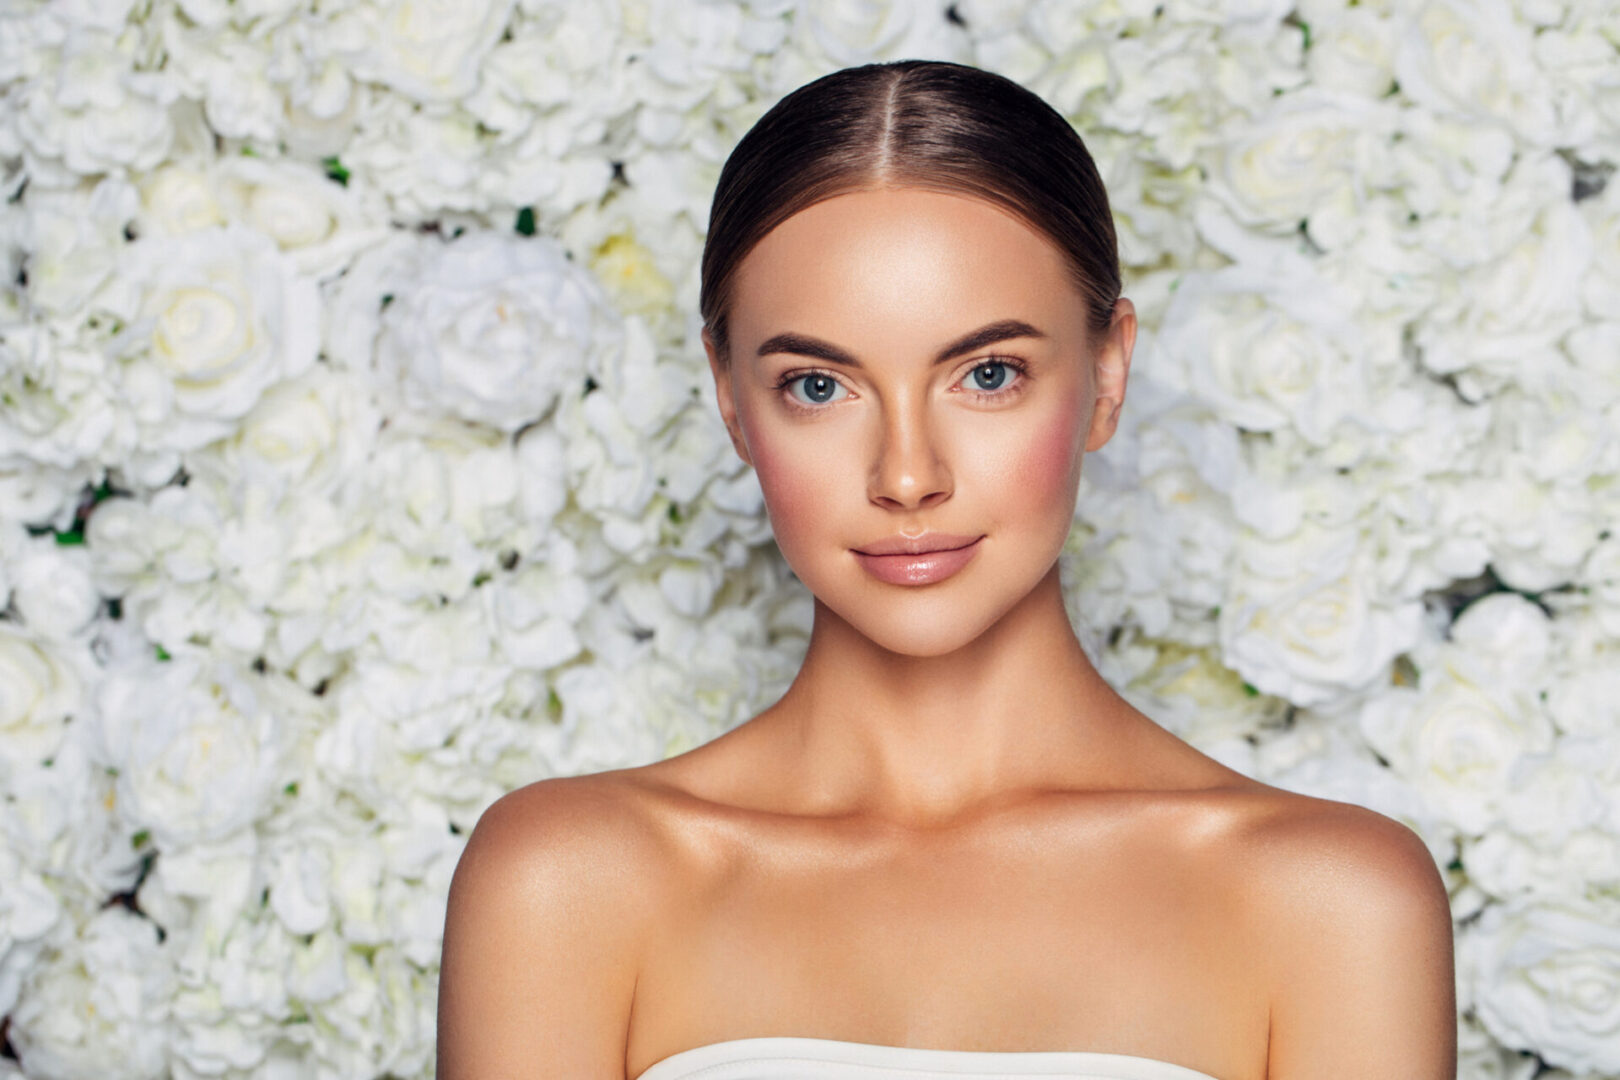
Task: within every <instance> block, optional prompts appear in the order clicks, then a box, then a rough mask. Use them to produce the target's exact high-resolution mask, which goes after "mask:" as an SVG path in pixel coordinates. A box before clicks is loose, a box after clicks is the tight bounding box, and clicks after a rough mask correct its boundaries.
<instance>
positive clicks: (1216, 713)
mask: <svg viewBox="0 0 1620 1080" xmlns="http://www.w3.org/2000/svg"><path fill="white" fill-rule="evenodd" d="M1082 600H1083V598H1082ZM1153 651H1154V653H1155V658H1154V662H1153V666H1152V668H1151V669H1149V670H1147V671H1145V672H1142V673H1140V674H1138V675H1137V676H1136V677H1135V678H1134V679H1132V680H1131V682H1130V684H1129V685H1128V686H1127V687H1125V690H1126V691H1129V692H1130V693H1131V694H1132V695H1135V696H1137V697H1140V698H1142V699H1143V701H1144V704H1146V705H1147V706H1148V707H1147V708H1146V709H1144V711H1146V712H1148V714H1149V715H1151V716H1152V717H1153V718H1154V719H1155V720H1157V721H1158V722H1159V723H1160V724H1161V725H1163V726H1164V727H1166V728H1167V729H1169V730H1170V731H1173V732H1175V734H1176V735H1178V736H1179V737H1180V738H1182V739H1185V740H1186V741H1188V742H1190V743H1192V744H1193V745H1195V746H1205V745H1210V744H1213V743H1216V742H1219V741H1222V740H1226V739H1232V738H1242V737H1244V736H1247V735H1252V734H1254V733H1255V732H1256V731H1258V730H1260V728H1262V727H1264V726H1266V725H1274V724H1277V723H1280V722H1281V720H1282V717H1283V715H1284V713H1285V711H1286V709H1287V702H1285V701H1282V700H1280V699H1278V698H1275V697H1271V696H1270V695H1258V694H1252V693H1249V692H1248V691H1247V690H1245V689H1244V686H1243V679H1242V678H1241V677H1239V676H1238V674H1237V673H1236V672H1234V671H1232V670H1230V669H1228V668H1225V667H1222V666H1221V663H1220V661H1219V659H1218V658H1217V657H1216V656H1215V655H1213V652H1212V650H1210V649H1207V648H1205V649H1188V648H1185V647H1182V646H1180V645H1179V644H1164V645H1161V646H1159V647H1158V648H1156V649H1154V650H1153Z"/></svg>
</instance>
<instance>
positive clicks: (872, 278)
mask: <svg viewBox="0 0 1620 1080" xmlns="http://www.w3.org/2000/svg"><path fill="white" fill-rule="evenodd" d="M1082 309H1083V302H1082V299H1081V297H1080V294H1079V290H1078V289H1076V288H1075V285H1074V282H1073V281H1072V279H1071V278H1070V275H1069V268H1068V264H1067V262H1066V260H1065V259H1064V256H1063V254H1062V252H1061V251H1060V250H1059V249H1058V247H1057V245H1056V244H1055V243H1053V241H1052V240H1051V239H1050V238H1049V237H1047V236H1046V235H1045V234H1044V233H1042V232H1040V231H1039V230H1037V229H1035V228H1033V227H1031V226H1030V225H1028V224H1026V223H1025V222H1023V221H1022V220H1021V219H1019V218H1018V217H1016V216H1015V215H1013V214H1012V213H1011V212H1009V211H1007V210H1004V209H1002V208H1001V207H999V206H997V205H995V204H993V203H990V202H988V201H986V200H983V199H978V198H973V197H970V196H965V195H956V194H948V193H944V192H936V191H928V190H923V189H919V188H884V189H878V190H873V191H858V192H849V193H846V194H842V195H837V196H834V197H833V198H830V199H826V200H823V201H822V202H818V203H815V204H813V205H811V206H809V207H806V208H805V209H804V210H801V211H799V212H798V213H797V214H794V215H793V216H792V217H790V218H788V219H787V220H786V221H784V222H782V223H781V224H780V225H778V226H777V227H776V228H775V229H773V230H771V232H769V233H767V234H766V235H765V237H764V238H763V239H761V240H760V241H759V243H758V244H756V245H755V247H754V248H753V250H751V251H750V252H749V253H748V255H747V256H746V257H745V258H744V259H743V261H742V263H741V265H740V266H739V267H738V270H737V276H736V279H735V284H734V291H733V294H732V312H731V323H732V327H733V334H734V336H736V337H738V338H745V337H748V336H750V335H751V334H758V335H760V336H764V335H766V334H770V333H774V332H776V331H777V330H780V329H784V328H788V327H786V326H784V325H780V324H792V326H791V328H792V329H799V330H806V331H809V330H811V329H812V328H813V327H819V328H822V329H824V330H826V331H827V332H828V333H841V334H843V335H844V336H845V338H846V339H847V340H850V341H851V342H852V343H853V342H854V341H855V340H856V339H857V338H859V337H870V336H872V335H874V334H878V333H880V331H881V330H882V328H884V327H891V328H894V329H895V330H897V331H900V332H902V333H904V334H907V335H909V336H910V337H911V338H915V337H916V335H917V334H918V333H923V334H926V335H929V336H935V335H933V334H931V333H930V331H932V330H937V331H938V335H937V336H948V335H949V332H950V330H951V329H952V328H955V327H958V326H964V325H971V326H978V325H981V324H982V323H983V322H986V321H989V320H992V319H1000V318H1023V319H1026V320H1028V321H1030V322H1034V323H1035V324H1036V325H1043V324H1045V327H1049V328H1050V331H1051V332H1055V333H1061V332H1063V331H1064V330H1065V329H1066V327H1065V326H1063V325H1060V324H1061V323H1064V321H1065V320H1066V319H1068V318H1078V317H1079V316H1080V312H1081V311H1082ZM921 344H925V343H923V342H919V345H921Z"/></svg>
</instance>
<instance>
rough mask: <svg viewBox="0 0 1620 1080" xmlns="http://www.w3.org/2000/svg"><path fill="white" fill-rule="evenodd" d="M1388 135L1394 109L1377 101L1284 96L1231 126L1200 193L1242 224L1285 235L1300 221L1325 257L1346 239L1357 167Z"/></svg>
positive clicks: (1321, 93) (1351, 226) (1352, 221)
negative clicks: (1218, 165) (1215, 200)
mask: <svg viewBox="0 0 1620 1080" xmlns="http://www.w3.org/2000/svg"><path fill="white" fill-rule="evenodd" d="M1394 129H1395V110H1394V108H1393V107H1392V106H1390V105H1389V104H1387V103H1384V102H1381V101H1369V100H1367V99H1366V98H1363V97H1357V96H1354V95H1350V94H1345V93H1339V92H1335V91H1329V90H1326V89H1320V88H1315V87H1312V88H1307V89H1305V90H1301V91H1298V92H1296V93H1293V94H1288V95H1284V96H1281V97H1278V98H1276V99H1275V100H1274V102H1273V104H1272V105H1271V106H1270V107H1269V108H1268V109H1266V110H1265V112H1263V113H1262V114H1261V115H1259V116H1257V117H1255V119H1254V120H1252V121H1250V122H1249V123H1247V124H1243V125H1241V126H1237V125H1234V130H1233V131H1231V133H1230V136H1229V137H1227V138H1224V139H1223V140H1222V145H1223V147H1224V151H1223V154H1222V157H1221V168H1220V170H1219V171H1218V172H1216V173H1215V174H1214V175H1213V176H1212V177H1211V180H1210V184H1209V188H1208V190H1209V191H1210V193H1211V194H1213V195H1214V196H1215V197H1217V198H1219V199H1220V200H1221V201H1222V202H1224V203H1225V204H1226V205H1228V206H1230V207H1231V209H1232V212H1233V213H1234V214H1236V215H1237V216H1238V218H1239V220H1241V221H1242V222H1243V223H1244V224H1245V225H1248V226H1251V227H1256V228H1261V229H1264V230H1266V231H1269V232H1273V233H1278V234H1290V233H1293V232H1295V231H1296V230H1297V229H1298V228H1299V225H1300V222H1302V221H1304V222H1306V226H1307V228H1308V229H1309V231H1310V235H1311V238H1312V239H1313V240H1315V241H1316V242H1317V243H1319V244H1321V245H1322V246H1324V247H1327V248H1328V249H1330V250H1332V249H1334V248H1337V247H1339V246H1340V245H1341V244H1343V243H1345V242H1346V241H1347V240H1349V239H1351V233H1352V231H1353V230H1355V229H1356V219H1357V218H1358V216H1359V215H1360V213H1361V212H1362V207H1361V205H1360V204H1361V202H1362V196H1361V194H1360V192H1361V190H1362V189H1363V187H1364V186H1365V184H1366V176H1365V170H1366V168H1367V165H1366V164H1365V163H1366V162H1368V161H1369V160H1370V159H1372V158H1373V156H1374V155H1375V153H1376V150H1377V148H1379V147H1380V146H1382V144H1383V143H1384V142H1386V141H1387V140H1388V138H1389V136H1390V133H1391V132H1393V131H1394Z"/></svg>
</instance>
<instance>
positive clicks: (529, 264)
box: [376, 232, 623, 431]
mask: <svg viewBox="0 0 1620 1080" xmlns="http://www.w3.org/2000/svg"><path fill="white" fill-rule="evenodd" d="M429 243H432V242H431V241H429ZM429 252H430V255H429V257H428V258H427V259H425V260H424V261H425V265H423V266H421V268H420V271H419V274H418V276H417V277H416V278H415V280H413V281H411V282H410V283H409V284H407V285H406V286H405V287H403V288H402V289H401V290H400V291H399V292H398V293H396V294H395V295H394V299H393V301H392V302H391V303H390V304H389V305H388V307H387V309H386V310H385V311H384V312H383V316H382V331H381V333H380V334H379V336H378V339H377V344H376V356H377V365H378V367H379V369H380V370H381V371H382V372H383V373H384V374H385V375H386V376H391V377H392V378H394V379H396V380H397V381H398V382H399V384H400V386H401V389H402V391H403V395H404V400H405V402H406V404H407V405H408V406H410V407H411V408H413V409H419V410H423V411H427V412H430V413H439V414H448V415H452V416H458V417H461V418H463V419H466V420H472V421H475V422H478V423H483V424H489V425H492V426H494V427H497V428H500V429H501V430H503V431H514V430H516V429H518V428H520V427H522V426H524V425H525V424H528V423H530V422H532V421H535V420H540V419H542V418H543V417H544V416H545V415H546V414H547V413H548V412H549V411H550V410H551V406H552V405H553V404H554V403H555V402H556V400H557V397H558V395H559V394H562V393H565V392H566V393H571V394H577V393H579V392H580V389H581V388H582V386H583V384H584V381H585V377H586V374H587V373H591V372H599V371H600V370H601V368H602V365H603V363H604V358H605V356H606V355H608V354H610V353H611V352H612V351H614V350H616V349H618V348H620V347H621V342H622V340H623V331H622V329H621V327H620V324H619V320H618V317H617V313H616V312H614V310H613V309H612V307H611V305H610V304H609V302H608V300H607V298H606V296H605V295H604V293H603V292H602V289H601V286H600V285H599V284H598V283H597V282H596V280H595V279H594V278H593V277H591V275H590V274H589V273H588V272H587V271H585V270H582V269H580V268H579V267H577V266H575V265H573V264H572V263H571V262H570V261H569V260H568V259H567V258H566V257H565V256H564V254H563V252H562V250H561V248H560V247H559V246H558V245H557V244H556V243H555V242H554V241H552V240H549V239H547V238H544V237H539V236H536V237H532V238H525V237H522V236H518V235H516V234H505V233H492V232H477V233H472V234H469V235H466V236H464V237H462V238H460V239H459V240H455V241H452V242H450V243H448V244H444V245H436V246H435V247H433V248H430V249H429Z"/></svg>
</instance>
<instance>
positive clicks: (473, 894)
mask: <svg viewBox="0 0 1620 1080" xmlns="http://www.w3.org/2000/svg"><path fill="white" fill-rule="evenodd" d="M661 864H662V856H661V844H660V842H659V837H658V833H657V830H656V828H655V827H654V825H653V823H652V822H651V821H650V820H649V819H648V817H647V815H646V813H645V812H644V809H643V807H642V805H641V802H640V800H639V799H638V798H637V797H636V792H635V788H634V785H631V784H627V783H625V782H624V781H623V779H622V778H619V777H616V776H613V775H592V776H581V777H556V778H552V779H548V780H541V781H538V782H536V783H533V784H529V785H527V786H525V787H522V788H519V789H517V790H516V791H512V792H510V793H508V794H506V795H503V796H502V797H501V798H499V799H497V800H496V801H495V802H494V803H492V804H491V805H490V806H489V808H488V809H486V810H485V811H484V813H483V815H482V816H481V817H480V818H479V820H478V824H477V826H476V827H475V828H474V829H473V831H472V834H471V835H470V836H469V837H468V840H467V845H466V848H465V849H464V850H463V852H462V855H461V859H460V861H459V862H458V864H457V866H456V872H455V876H454V878H453V879H452V881H451V885H450V895H449V900H448V904H447V909H446V916H445V931H444V947H443V953H442V956H441V960H440V981H439V1015H438V1039H439V1041H438V1068H437V1075H439V1076H440V1077H443V1078H446V1080H450V1078H455V1077H479V1078H480V1080H483V1078H498V1077H506V1076H512V1077H517V1076H531V1075H534V1074H535V1072H536V1071H537V1070H541V1071H547V1072H553V1073H555V1074H556V1075H568V1076H578V1077H582V1078H592V1080H610V1078H611V1080H622V1077H623V1075H624V1041H625V1034H626V1031H627V1029H628V1025H629V1012H630V1006H631V1001H632V998H633V995H634V989H635V979H636V972H637V970H638V967H639V963H640V956H641V950H642V947H643V945H644V943H645V941H646V937H647V933H648V929H649V927H650V925H651V916H652V914H653V913H654V910H655V908H656V903H657V897H658V895H659V892H660V889H659V876H660V868H661Z"/></svg>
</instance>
